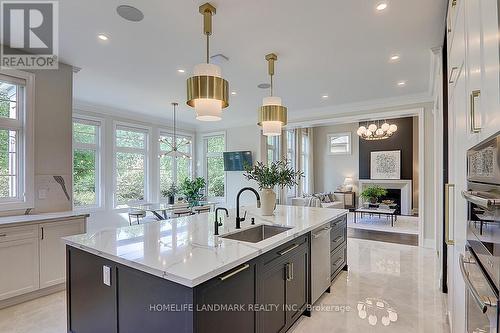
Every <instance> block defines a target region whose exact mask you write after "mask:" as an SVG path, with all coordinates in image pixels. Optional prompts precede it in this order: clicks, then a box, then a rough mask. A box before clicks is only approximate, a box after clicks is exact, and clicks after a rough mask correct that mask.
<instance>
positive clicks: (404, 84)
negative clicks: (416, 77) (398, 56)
mask: <svg viewBox="0 0 500 333" xmlns="http://www.w3.org/2000/svg"><path fill="white" fill-rule="evenodd" d="M398 86H400V87H404V86H406V81H399V82H398Z"/></svg>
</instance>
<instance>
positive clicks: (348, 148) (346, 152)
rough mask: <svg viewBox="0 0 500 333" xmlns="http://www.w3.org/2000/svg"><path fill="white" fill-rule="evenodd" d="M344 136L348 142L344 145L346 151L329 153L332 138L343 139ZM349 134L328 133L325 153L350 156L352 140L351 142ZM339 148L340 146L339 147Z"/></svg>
mask: <svg viewBox="0 0 500 333" xmlns="http://www.w3.org/2000/svg"><path fill="white" fill-rule="evenodd" d="M343 136H346V137H347V138H348V142H347V144H346V147H347V151H344V152H332V151H331V141H332V138H338V137H343ZM351 139H352V138H351V132H341V133H329V134H327V136H326V145H327V151H328V155H351V154H352V140H351ZM339 146H340V145H339Z"/></svg>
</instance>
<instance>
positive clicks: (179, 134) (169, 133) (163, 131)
mask: <svg viewBox="0 0 500 333" xmlns="http://www.w3.org/2000/svg"><path fill="white" fill-rule="evenodd" d="M162 136H170V137H173V136H174V134H173V131H172V130H167V129H164V128H159V129H158V156H159V158H158V168H157V176H158V188H157V190H158V196H159V199H160V201H161V200H162V199H166V198H164V197H163V196H162V194H161V187H160V186H161V181H160V180H161V161H160V159H161V157H160V154H162V153H164V152H165V151H164V150H162V149H161V143H160V142H159V140H160V139H161V137H162ZM176 136H177V138H187V139H189V140H191V144H190V151H191V152H190V154H191V162H190V163H189V167H190V170H189V174H190V176H191V179H193V177H194V175H195V173H194V160H195V141H194V140H195V138H194V135H193V134H192V133H188V132H183V131H181V132H179V131H177V133H176ZM172 167H173V170H172V181H173V182H174V184H177V180H178V179H177V161H176V159H175V158H174V163H173V166H172Z"/></svg>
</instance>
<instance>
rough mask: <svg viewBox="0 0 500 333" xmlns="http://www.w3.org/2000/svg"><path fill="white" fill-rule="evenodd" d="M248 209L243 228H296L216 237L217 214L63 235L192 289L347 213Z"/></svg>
mask: <svg viewBox="0 0 500 333" xmlns="http://www.w3.org/2000/svg"><path fill="white" fill-rule="evenodd" d="M245 209H246V210H247V211H248V215H247V218H246V220H245V221H244V222H242V230H243V229H247V228H250V227H253V226H252V225H250V223H251V218H252V217H254V218H255V224H256V225H258V224H277V225H283V226H288V227H292V229H290V230H288V231H285V232H283V233H281V234H278V235H276V236H273V237H270V238H268V239H265V240H263V241H261V242H258V243H248V242H242V241H236V240H231V239H224V238H221V237H220V236H219V237H216V236H214V213H208V214H207V213H206V214H199V215H193V216H189V217H180V218H177V219H171V220H165V221H158V222H149V223H146V224H141V225H134V226H130V227H123V228H117V229H106V230H101V231H98V232H96V233H88V234H82V235H75V236H70V237H65V238H64V241H65V243H66V244H68V245H70V246H73V247H76V248H79V249H82V250H84V251H87V252H90V253H92V254H96V255H98V256H101V257H103V258H106V259H109V260H112V261H115V262H118V263H120V264H123V265H126V266H129V267H132V268H135V269H138V270H141V271H143V272H146V273H150V274H153V275H156V276H159V277H162V278H165V279H167V280H170V281H173V282H176V283H180V284H182V285H184V286H187V287H194V286H196V285H198V284H201V283H203V282H205V281H207V280H210V279H211V278H213V277H216V276H217V275H219V274H221V273H224V272H226V271H228V270H230V269H232V268H234V267H237V266H238V265H241V264H243V263H245V262H247V261H249V260H251V259H253V258H256V257H257V256H259V255H261V254H262V253H265V252H267V251H269V250H271V249H273V248H276V247H278V246H280V245H282V244H284V243H286V242H288V241H290V240H292V239H294V238H296V237H298V236H300V235H303V234H305V233H307V232H309V231H311V230H314V229H316V228H317V227H319V226H321V225H323V224H326V223H328V222H330V221H332V220H334V219H336V218H338V217H340V216H342V215H345V214H347V210H344V209H332V208H312V207H296V206H278V207H277V208H276V211H275V214H274V216H260V215H259V211H260V210H259V209H257V208H256V207H244V208H243V207H242V209H241V210H240V211H241V214H242V215H243V212H244V211H245ZM219 216H223V219H224V225H223V226H221V227H219V234H220V235H221V236H222V235H224V234H227V233H231V232H234V231H235V212H234V210H232V211H230V214H229V218H227V217H225V214H224V212H222V211H221V212H220V214H219Z"/></svg>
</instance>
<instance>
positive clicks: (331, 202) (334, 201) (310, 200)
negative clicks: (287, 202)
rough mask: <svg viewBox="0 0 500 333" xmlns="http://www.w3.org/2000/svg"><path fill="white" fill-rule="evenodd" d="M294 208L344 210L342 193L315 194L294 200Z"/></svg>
mask: <svg viewBox="0 0 500 333" xmlns="http://www.w3.org/2000/svg"><path fill="white" fill-rule="evenodd" d="M292 206H307V207H322V208H337V209H344V195H343V194H342V193H315V194H313V195H305V196H303V197H299V198H292Z"/></svg>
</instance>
